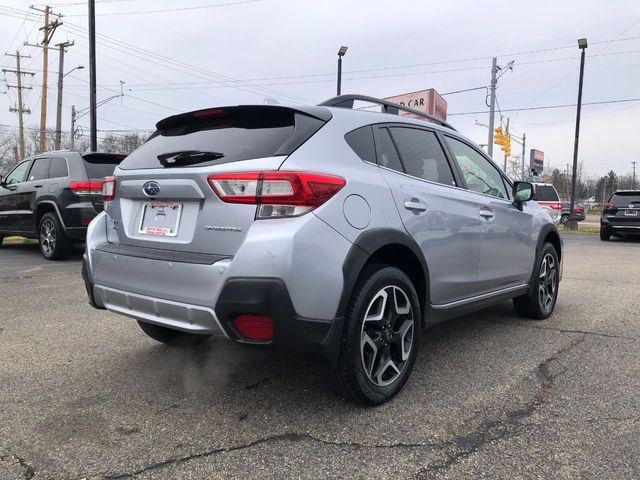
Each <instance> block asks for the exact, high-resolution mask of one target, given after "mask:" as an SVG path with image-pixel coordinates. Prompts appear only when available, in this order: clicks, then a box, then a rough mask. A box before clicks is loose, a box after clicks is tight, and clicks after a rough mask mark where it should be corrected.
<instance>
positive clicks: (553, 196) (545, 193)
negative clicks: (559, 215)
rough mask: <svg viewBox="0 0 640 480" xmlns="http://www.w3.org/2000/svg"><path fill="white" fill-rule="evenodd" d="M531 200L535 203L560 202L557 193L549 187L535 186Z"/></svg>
mask: <svg viewBox="0 0 640 480" xmlns="http://www.w3.org/2000/svg"><path fill="white" fill-rule="evenodd" d="M535 190H536V193H535V195H534V197H533V199H534V200H535V201H537V202H557V201H559V200H560V197H558V192H556V189H555V188H553V187H552V186H551V185H536V186H535Z"/></svg>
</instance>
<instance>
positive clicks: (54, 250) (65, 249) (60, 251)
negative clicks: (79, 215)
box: [38, 212, 71, 260]
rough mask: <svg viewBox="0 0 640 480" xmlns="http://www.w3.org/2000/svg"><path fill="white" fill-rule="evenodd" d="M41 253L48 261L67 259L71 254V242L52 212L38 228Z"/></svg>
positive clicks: (41, 221)
mask: <svg viewBox="0 0 640 480" xmlns="http://www.w3.org/2000/svg"><path fill="white" fill-rule="evenodd" d="M38 232H39V235H38V243H39V244H40V251H41V252H42V255H43V256H44V258H46V259H47V260H60V259H62V258H67V257H68V256H69V254H70V253H71V241H70V240H69V239H68V238H67V237H66V235H65V234H64V231H63V230H62V228H61V225H60V222H59V221H58V219H57V218H56V215H55V214H54V213H52V212H49V213H45V214H44V215H43V216H42V218H41V219H40V226H39V228H38Z"/></svg>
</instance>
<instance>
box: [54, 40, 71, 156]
mask: <svg viewBox="0 0 640 480" xmlns="http://www.w3.org/2000/svg"><path fill="white" fill-rule="evenodd" d="M73 44H74V42H63V43H58V44H57V45H56V46H57V47H58V48H59V49H60V53H59V54H58V107H57V109H56V144H55V149H56V150H60V136H61V135H62V83H63V81H64V80H63V79H64V52H65V48H67V47H71V46H72V45H73Z"/></svg>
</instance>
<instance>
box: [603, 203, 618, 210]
mask: <svg viewBox="0 0 640 480" xmlns="http://www.w3.org/2000/svg"><path fill="white" fill-rule="evenodd" d="M610 208H616V206H615V205H614V204H613V203H611V202H606V203H605V204H604V209H605V210H608V209H610Z"/></svg>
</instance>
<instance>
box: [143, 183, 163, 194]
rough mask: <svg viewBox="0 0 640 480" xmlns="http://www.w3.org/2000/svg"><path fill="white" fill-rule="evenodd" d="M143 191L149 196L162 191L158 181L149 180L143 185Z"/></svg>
mask: <svg viewBox="0 0 640 480" xmlns="http://www.w3.org/2000/svg"><path fill="white" fill-rule="evenodd" d="M142 191H144V194H145V195H147V196H148V197H155V196H156V195H158V194H159V193H160V185H158V182H147V183H145V184H144V186H143V187H142Z"/></svg>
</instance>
